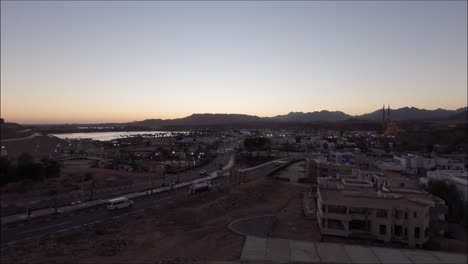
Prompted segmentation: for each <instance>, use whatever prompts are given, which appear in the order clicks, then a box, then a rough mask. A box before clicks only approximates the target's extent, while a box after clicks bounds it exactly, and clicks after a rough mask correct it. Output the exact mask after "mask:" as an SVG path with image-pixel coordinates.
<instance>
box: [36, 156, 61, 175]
mask: <svg viewBox="0 0 468 264" xmlns="http://www.w3.org/2000/svg"><path fill="white" fill-rule="evenodd" d="M41 162H42V164H43V166H44V174H45V177H46V178H54V177H59V176H60V172H61V169H62V164H60V163H59V162H57V161H56V160H51V159H42V160H41Z"/></svg>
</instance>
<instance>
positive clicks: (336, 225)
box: [317, 171, 446, 247]
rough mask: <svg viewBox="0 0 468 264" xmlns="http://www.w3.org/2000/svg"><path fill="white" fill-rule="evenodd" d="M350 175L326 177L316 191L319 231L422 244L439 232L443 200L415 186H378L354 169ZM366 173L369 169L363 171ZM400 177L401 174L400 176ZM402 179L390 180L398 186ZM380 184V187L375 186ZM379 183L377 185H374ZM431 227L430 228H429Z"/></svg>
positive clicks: (410, 244)
mask: <svg viewBox="0 0 468 264" xmlns="http://www.w3.org/2000/svg"><path fill="white" fill-rule="evenodd" d="M359 173H361V176H357V177H353V178H341V179H328V180H323V181H321V182H320V183H319V186H318V190H317V208H318V209H317V218H318V222H319V226H320V230H321V232H322V234H325V235H335V236H343V237H356V238H368V239H374V240H380V241H384V242H400V243H404V244H408V245H409V246H410V247H415V246H422V245H423V244H424V243H425V242H427V241H428V239H429V237H430V236H431V235H433V234H434V233H437V232H439V230H438V229H437V230H435V229H434V228H439V226H440V222H443V221H444V213H445V212H446V207H445V205H444V202H443V201H442V200H441V199H439V198H437V197H434V196H432V195H430V194H428V193H425V192H422V191H419V190H417V189H408V188H400V187H396V188H394V187H390V185H391V184H389V185H388V187H387V186H385V182H390V181H388V180H389V179H387V180H386V181H384V185H383V186H382V185H380V181H381V179H377V177H376V178H374V182H372V181H370V180H367V179H364V178H362V177H364V174H363V173H362V172H359V171H357V172H356V171H354V172H353V174H354V175H358V174H359ZM367 173H368V174H369V175H370V174H371V173H370V172H367ZM400 178H401V177H400ZM402 181H403V180H402V179H399V181H393V182H392V183H397V184H396V185H398V186H400V183H401V182H402ZM379 185H380V186H379ZM378 186H379V187H378ZM431 226H432V229H431Z"/></svg>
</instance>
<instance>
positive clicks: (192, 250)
mask: <svg viewBox="0 0 468 264" xmlns="http://www.w3.org/2000/svg"><path fill="white" fill-rule="evenodd" d="M304 188H305V187H301V186H296V185H291V184H288V183H283V182H278V181H273V180H270V179H260V180H257V181H255V182H250V183H247V184H243V185H241V186H236V187H233V188H227V189H222V190H218V191H213V192H211V193H204V194H199V195H197V196H193V197H190V198H189V199H186V200H182V201H178V202H175V203H173V204H167V205H164V206H162V207H161V208H158V209H155V211H153V212H150V213H146V214H145V215H143V216H132V217H128V218H121V220H120V219H119V220H116V221H118V222H105V223H103V224H98V225H95V226H94V227H82V228H80V229H78V230H73V229H72V230H71V231H66V232H62V233H57V234H54V235H49V236H47V237H43V238H41V239H32V240H29V241H24V242H19V243H17V244H15V245H12V246H8V247H4V248H2V254H1V255H2V256H1V257H2V262H3V263H17V262H28V263H31V262H32V263H54V262H60V261H65V260H66V261H67V262H68V263H96V262H103V263H122V262H126V263H155V262H156V261H158V260H173V259H176V258H182V259H186V260H200V261H205V260H217V261H223V260H224V261H227V260H238V259H239V257H240V253H241V249H242V245H243V241H244V237H242V236H240V235H237V234H235V233H233V232H232V231H230V230H229V229H228V228H227V226H228V225H229V223H230V222H232V221H233V220H235V219H239V218H242V217H246V216H251V215H257V214H274V215H277V221H276V223H275V226H274V229H273V235H274V236H279V237H290V238H297V239H306V240H314V239H316V238H317V237H319V236H318V234H317V233H316V232H317V229H316V227H315V228H314V227H313V226H314V225H315V223H314V222H313V220H310V219H307V218H305V217H303V216H302V208H301V198H300V194H301V192H302V191H303V190H304ZM309 226H310V227H309ZM304 230H307V231H306V232H304ZM4 261H6V262H4Z"/></svg>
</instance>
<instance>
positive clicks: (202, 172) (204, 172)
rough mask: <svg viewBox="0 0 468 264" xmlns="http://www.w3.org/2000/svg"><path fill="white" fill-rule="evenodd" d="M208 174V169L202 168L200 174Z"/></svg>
mask: <svg viewBox="0 0 468 264" xmlns="http://www.w3.org/2000/svg"><path fill="white" fill-rule="evenodd" d="M206 174H208V173H207V172H206V170H201V171H200V175H206Z"/></svg>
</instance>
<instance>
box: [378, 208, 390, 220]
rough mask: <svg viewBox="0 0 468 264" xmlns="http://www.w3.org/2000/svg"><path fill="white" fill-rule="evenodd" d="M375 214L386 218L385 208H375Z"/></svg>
mask: <svg viewBox="0 0 468 264" xmlns="http://www.w3.org/2000/svg"><path fill="white" fill-rule="evenodd" d="M375 215H376V216H377V217H379V218H387V215H388V213H387V210H383V209H377V212H376V213H375Z"/></svg>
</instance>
